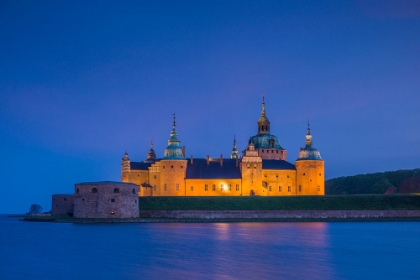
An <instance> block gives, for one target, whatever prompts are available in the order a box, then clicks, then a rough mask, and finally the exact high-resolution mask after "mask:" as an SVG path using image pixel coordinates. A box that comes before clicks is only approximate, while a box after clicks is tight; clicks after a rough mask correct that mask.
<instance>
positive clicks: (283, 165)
mask: <svg viewBox="0 0 420 280" xmlns="http://www.w3.org/2000/svg"><path fill="white" fill-rule="evenodd" d="M262 168H263V169H273V170H282V169H283V170H284V169H286V170H295V169H296V167H295V165H294V164H291V163H290V162H287V161H285V160H273V159H263V161H262Z"/></svg>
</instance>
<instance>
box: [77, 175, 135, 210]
mask: <svg viewBox="0 0 420 280" xmlns="http://www.w3.org/2000/svg"><path fill="white" fill-rule="evenodd" d="M74 193H75V194H74V217H75V218H137V217H139V205H138V203H139V200H138V193H139V186H138V185H135V184H132V183H122V182H93V183H80V184H75V191H74Z"/></svg>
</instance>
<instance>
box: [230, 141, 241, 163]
mask: <svg viewBox="0 0 420 280" xmlns="http://www.w3.org/2000/svg"><path fill="white" fill-rule="evenodd" d="M237 157H239V155H238V149H237V148H236V137H235V135H233V149H232V153H231V154H230V158H237Z"/></svg>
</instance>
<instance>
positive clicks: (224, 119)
mask: <svg viewBox="0 0 420 280" xmlns="http://www.w3.org/2000/svg"><path fill="white" fill-rule="evenodd" d="M0 58H1V59H0V136H1V137H0V145H1V154H2V156H1V159H0V164H1V169H0V170H1V171H0V172H1V173H0V174H1V183H0V186H1V190H2V195H1V196H0V213H23V212H27V211H28V210H29V206H30V205H31V204H32V203H37V204H40V205H41V206H42V207H43V208H44V210H45V211H49V210H50V209H51V195H52V194H61V193H72V192H73V187H74V184H75V183H79V182H87V181H103V180H112V181H119V180H120V175H121V158H122V156H123V154H124V152H125V151H127V152H128V154H129V156H130V159H131V160H132V161H141V160H144V159H145V157H146V154H147V151H148V149H149V144H150V139H151V137H153V141H154V147H155V151H156V153H157V155H158V157H162V156H163V151H164V149H165V147H166V145H167V140H168V139H169V133H170V130H171V124H172V113H174V112H175V113H176V116H177V131H178V134H179V139H180V140H181V145H185V146H186V151H187V156H188V157H189V156H190V155H194V157H206V155H210V156H211V157H219V156H220V154H223V155H224V156H225V157H228V156H229V154H230V152H231V149H232V142H233V136H234V134H235V135H236V138H237V142H238V149H239V150H240V151H242V150H244V149H245V147H246V144H247V142H248V139H249V137H250V136H252V135H255V134H256V133H257V120H258V118H259V116H260V113H261V95H262V94H265V96H266V98H265V101H266V111H267V116H268V118H269V120H270V121H271V133H272V134H274V135H276V136H278V138H279V140H280V144H281V145H282V147H283V148H285V149H287V150H288V152H287V156H288V161H289V162H291V163H294V161H295V159H296V158H297V155H298V152H299V148H300V147H303V146H304V145H305V134H306V124H307V120H308V119H310V122H311V131H312V135H313V142H314V147H316V148H317V149H318V150H319V151H320V152H321V156H322V158H323V159H324V160H325V173H326V179H330V178H334V177H338V176H346V175H355V174H361V173H370V172H382V171H389V170H397V169H412V168H419V167H420V163H419V162H420V149H419V146H420V126H419V123H420V110H419V108H420V1H404V0H396V1H386V0H385V1H335V0H332V1H313V0H310V1H280V0H279V1H243V0H241V1H208V2H205V1H110V2H107V1H16V0H11V1H4V0H0Z"/></svg>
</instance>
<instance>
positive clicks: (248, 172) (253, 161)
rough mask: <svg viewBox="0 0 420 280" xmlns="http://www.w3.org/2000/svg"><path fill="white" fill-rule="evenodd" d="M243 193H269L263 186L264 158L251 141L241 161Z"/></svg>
mask: <svg viewBox="0 0 420 280" xmlns="http://www.w3.org/2000/svg"><path fill="white" fill-rule="evenodd" d="M240 167H241V174H242V195H243V196H249V195H261V196H262V195H267V193H268V192H267V191H266V190H265V189H264V188H263V186H262V159H261V157H260V156H258V151H256V150H255V146H254V143H252V142H250V143H249V145H248V147H247V148H246V150H245V151H244V156H243V158H242V161H241V165H240Z"/></svg>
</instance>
